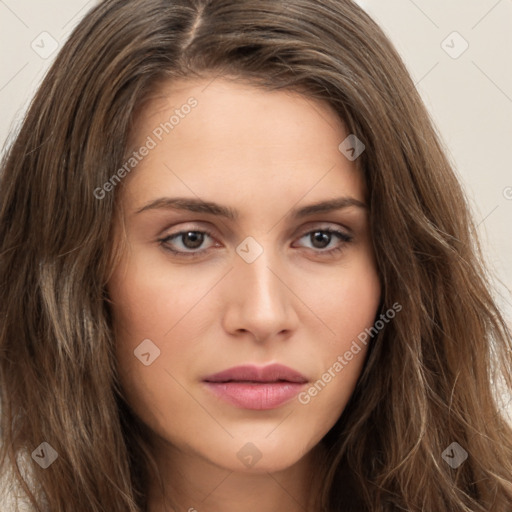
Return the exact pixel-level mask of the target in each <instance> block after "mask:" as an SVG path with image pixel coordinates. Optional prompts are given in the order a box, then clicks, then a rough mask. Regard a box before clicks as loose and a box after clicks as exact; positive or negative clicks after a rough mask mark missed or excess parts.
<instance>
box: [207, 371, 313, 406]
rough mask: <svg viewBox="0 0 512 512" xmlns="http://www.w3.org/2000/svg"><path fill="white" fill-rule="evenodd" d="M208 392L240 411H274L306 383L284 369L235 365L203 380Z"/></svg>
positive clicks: (296, 373) (304, 379) (296, 374)
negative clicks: (240, 409)
mask: <svg viewBox="0 0 512 512" xmlns="http://www.w3.org/2000/svg"><path fill="white" fill-rule="evenodd" d="M203 382H204V383H205V385H206V387H207V389H208V390H209V391H210V392H212V393H213V394H214V395H215V396H217V397H218V398H220V399H222V400H224V401H225V402H228V403H230V404H231V405H234V406H235V407H239V408H242V409H253V410H268V409H275V408H277V407H280V406H282V405H284V404H285V403H287V402H289V401H290V400H291V399H292V398H293V397H295V396H296V395H297V394H298V393H299V392H300V391H301V389H303V388H304V387H305V385H306V383H307V382H308V379H307V378H306V377H304V375H302V374H301V373H299V372H298V371H296V370H293V369H291V368H288V367H287V366H283V365H278V364H273V365H268V366H264V367H257V366H254V365H245V366H237V367H234V368H230V369H228V370H224V371H222V372H219V373H216V374H213V375H210V376H208V377H206V378H204V379H203Z"/></svg>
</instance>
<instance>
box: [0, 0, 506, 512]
mask: <svg viewBox="0 0 512 512" xmlns="http://www.w3.org/2000/svg"><path fill="white" fill-rule="evenodd" d="M216 76H232V77H235V78H237V79H240V80H246V81H248V82H249V83H251V84H253V85H255V86H257V87H262V88H265V89H267V90H273V89H290V90H295V91H299V92H301V93H303V94H305V95H306V96H309V97H312V98H316V99H320V100H324V101H326V102H327V103H328V104H329V105H330V106H331V107H332V108H333V109H334V110H335V111H336V112H337V113H338V114H339V116H340V118H341V119H342V120H343V122H344V123H345V125H346V127H347V129H348V130H349V132H350V133H354V134H357V137H358V138H359V139H360V140H362V141H363V143H364V145H365V151H364V152H363V154H362V155H361V156H360V158H359V159H358V160H357V164H358V165H359V167H360V170H361V172H362V173H363V175H364V178H365V180H366V184H367V189H368V195H369V207H370V222H371V232H372V238H373V243H374V249H375V253H376V257H377V264H378V271H379V275H380V278H381V281H382V287H383V288H382V289H383V296H382V308H383V309H382V310H383V311H385V310H387V309H389V308H390V307H391V305H392V304H395V303H398V304H400V305H401V306H402V311H401V312H400V314H399V315H396V317H395V318H394V319H393V321H391V322H389V323H387V324H386V325H385V327H384V328H383V329H382V330H380V331H379V333H378V334H377V335H376V336H374V337H373V339H372V341H371V346H370V350H369V354H368V358H367V360H366V363H365V367H364V369H363V373H362V375H361V377H360V379H359V381H358V385H357V387H356V389H355V392H354V394H353V396H352V397H351V399H350V401H349V403H348V405H347V407H346V409H345V411H344V412H343V414H342V416H341V417H340V419H339V421H338V422H337V424H336V425H335V426H334V427H333V428H332V429H331V431H329V433H328V434H327V435H326V436H325V438H324V439H323V441H322V442H323V443H324V445H325V447H326V448H327V453H328V457H327V459H326V460H325V462H324V463H323V464H322V465H321V467H319V468H318V470H319V471H322V472H324V475H325V479H324V487H323V492H322V505H323V507H324V510H326V511H329V512H334V511H342V510H343V511H346V510H352V509H353V510H357V511H359V512H361V511H372V512H377V511H382V512H384V511H392V510H410V511H420V510H421V511H446V510H450V511H452V512H455V511H466V512H469V511H472V512H477V511H478V512H490V511H492V512H507V511H508V512H510V510H512V483H511V481H512V430H511V427H510V425H509V424H508V423H507V421H506V420H505V418H504V414H503V411H502V410H501V409H500V403H499V401H498V399H497V395H496V391H495V389H494V387H495V383H496V382H498V380H499V379H500V378H501V379H502V381H503V386H504V389H508V390H512V357H511V353H512V339H511V333H510V331H509V330H507V326H506V324H505V322H504V320H503V318H502V316H501V314H500V311H499V310H498V308H497V306H496V305H495V302H494V300H493V297H492V292H491V290H492V289H491V286H490V284H489V283H490V280H489V278H488V277H487V273H486V270H485V267H484V266H483V263H482V254H481V250H480V247H479V245H478V239H477V234H476V230H475V227H474V224H473V221H472V219H471V216H470V213H469V208H468V205H467V203H466V200H465V197H464V195H463V192H462V190H461V186H460V185H459V183H458V181H457V179H456V177H455V174H454V171H453V169H452V166H451V164H450V162H449V161H448V159H447V157H446V156H445V154H444V150H443V147H442V144H441V142H440V138H439V136H438V135H437V134H436V130H435V128H434V127H433V125H432V122H431V120H430V118H429V116H428V114H427V112H426V109H425V107H424V105H423V104H422V101H421V99H420V97H419V95H418V93H417V91H416V89H415V87H414V84H413V82H412V80H411V78H410V76H409V75H408V72H407V70H406V67H405V66H404V64H403V62H402V61H401V59H400V57H399V56H398V54H397V52H396V51H395V49H394V48H393V46H392V45H391V43H390V41H389V40H388V39H387V38H386V36H385V35H384V34H383V32H382V31H381V29H380V28H379V27H378V26H377V25H376V23H375V22H374V21H373V20H372V19H371V18H370V17H369V16H368V15H367V14H366V13H365V12H364V11H363V10H362V9H360V8H359V7H358V6H357V5H356V4H355V3H353V2H352V1H350V0H320V1H314V0H106V1H104V2H102V3H101V4H100V5H98V6H97V7H95V8H94V9H92V10H91V11H90V12H89V13H88V14H87V15H86V16H85V18H84V19H83V20H82V21H81V23H80V24H79V25H78V26H77V28H76V29H75V30H74V32H73V34H72V35H71V37H70V39H69V40H68V41H67V42H66V44H65V45H64V46H63V48H62V50H61V52H60V53H59V55H58V57H57V58H56V60H55V62H54V64H53V65H52V67H51V69H50V71H49V72H48V74H47V76H46V77H45V79H44V81H43V83H42V85H41V87H40V89H39V91H38V92H37V94H36V96H35V98H34V100H33V102H32V104H31V106H30V108H29V111H28V113H27V115H26V118H25V120H24V123H23V125H22V127H21V130H20V132H19V134H18V135H17V137H16V139H15V140H14V142H13V144H12V145H11V147H10V148H9V150H8V152H7V153H6V155H5V157H4V159H3V162H2V167H1V173H2V174H1V177H0V179H1V181H0V193H1V204H0V256H1V259H0V386H1V391H0V393H1V402H0V403H1V429H2V430H1V440H2V451H1V458H0V464H1V466H0V467H1V468H2V471H1V472H2V473H3V474H4V475H9V476H11V477H12V482H13V483H14V482H16V483H19V485H20V486H21V487H22V489H23V490H24V492H26V493H27V496H28V497H29V499H30V503H31V505H32V509H33V510H37V511H41V510H50V511H52V512H61V511H65V510H66V511H67V510H70V508H72V509H73V510H74V511H76V512H79V511H87V512H100V511H105V510H108V511H109V512H116V511H119V512H141V511H144V510H146V509H147V500H146V491H147V487H148V482H149V481H150V478H153V477H154V475H155V474H156V473H155V468H154V463H153V461H152V457H151V453H150V449H149V447H148V445H147V443H146V438H147V436H146V434H147V432H146V431H145V428H144V426H143V425H142V424H141V422H139V421H138V419H137V418H136V417H135V416H134V415H133V414H132V412H131V410H130V408H129V407H128V406H127V404H126V402H125V401H124V399H123V392H122V389H120V386H119V384H118V381H117V373H116V372H117V370H116V362H115V357H114V348H113V347H114V339H113V335H112V329H111V316H110V310H109V303H108V296H107V293H106V283H107V281H108V279H109V273H110V271H111V270H112V265H113V261H114V259H115V257H114V256H115V251H114V250H113V247H112V238H113V237H112V232H113V231H112V227H113V223H114V220H115V218H116V212H117V211H118V208H117V206H118V204H117V203H118V201H116V198H117V197H118V188H119V187H116V189H115V190H113V191H111V192H110V193H106V194H102V196H103V197H101V198H98V197H97V196H98V194H95V193H94V191H95V190H97V189H98V187H101V186H102V184H104V183H106V182H108V181H109V179H111V177H112V175H113V174H114V173H115V171H116V170H117V169H119V168H120V167H121V166H122V165H123V163H124V162H125V161H126V152H127V151H128V148H129V137H130V132H131V129H132V126H133V123H134V119H135V114H136V112H137V110H138V109H139V108H141V106H142V105H143V104H144V101H145V99H147V98H148V97H149V96H150V95H151V94H153V92H155V91H157V90H158V85H159V84H160V83H161V81H162V80H172V79H173V78H178V77H184V78H189V77H190V78H194V77H198V78H204V77H211V78H212V79H214V78H215V77H216ZM340 142H341V141H340ZM133 172H136V169H134V170H133ZM43 442H45V443H48V445H50V447H51V448H52V449H53V450H55V453H56V454H58V458H57V459H56V460H55V461H54V462H53V463H52V464H51V465H50V466H49V467H47V468H46V469H44V468H42V467H40V465H39V464H36V462H35V461H36V458H35V457H34V456H33V457H31V456H30V455H31V454H33V453H34V450H36V449H39V450H43V452H44V449H45V448H46V450H47V451H48V448H47V445H42V446H41V443H43ZM453 443H457V445H454V444H453ZM450 447H451V448H450ZM447 449H448V450H450V449H451V450H452V451H451V452H448V453H450V456H452V455H453V453H454V452H453V450H454V449H455V450H456V451H457V450H458V451H457V453H459V454H460V453H466V454H467V459H466V460H465V461H464V462H463V463H462V464H460V465H459V466H458V467H457V468H455V467H452V466H451V465H450V464H448V463H447V461H446V457H443V454H444V453H445V452H446V450H447ZM460 450H464V452H461V451H460ZM43 452H41V453H43ZM52 453H53V452H52ZM36 454H37V452H36ZM22 461H23V464H22V463H21V462H22ZM349 506H350V507H352V508H349Z"/></svg>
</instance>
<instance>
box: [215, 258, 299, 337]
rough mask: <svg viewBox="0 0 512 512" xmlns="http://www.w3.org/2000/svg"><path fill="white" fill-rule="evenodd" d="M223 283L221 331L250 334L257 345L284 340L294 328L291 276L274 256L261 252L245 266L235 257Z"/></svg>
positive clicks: (294, 299)
mask: <svg viewBox="0 0 512 512" xmlns="http://www.w3.org/2000/svg"><path fill="white" fill-rule="evenodd" d="M227 281H228V282H227V283H226V284H225V286H226V289H225V294H224V297H225V298H226V306H225V308H224V318H223V323H224V329H225V330H226V332H229V333H230V334H234V335H237V336H239V335H240V333H250V334H252V336H253V337H254V339H255V340H256V341H258V342H265V341H266V340H272V339H275V338H276V337H277V336H278V335H279V336H283V337H287V336H289V335H290V334H291V333H292V332H293V331H294V330H295V329H296V327H297V323H298V316H297V312H296V309H295V304H296V302H297V298H296V297H295V295H294V293H293V291H292V286H293V285H292V284H291V283H290V281H291V277H290V273H289V272H287V271H286V269H285V267H284V265H283V263H282V262H280V261H279V257H278V256H276V255H275V253H273V252H271V251H270V250H267V249H266V248H265V249H264V250H263V252H262V254H260V255H259V256H258V257H257V258H256V260H254V261H252V262H251V263H248V262H247V261H245V260H244V259H243V258H242V257H239V256H238V255H236V259H235V264H234V268H233V270H232V271H231V272H230V276H229V279H228V280H227Z"/></svg>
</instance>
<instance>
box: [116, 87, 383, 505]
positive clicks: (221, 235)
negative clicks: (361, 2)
mask: <svg viewBox="0 0 512 512" xmlns="http://www.w3.org/2000/svg"><path fill="white" fill-rule="evenodd" d="M160 92H161V94H160V96H159V97H158V98H154V99H153V100H152V101H151V102H150V103H148V104H147V105H146V106H145V108H144V109H143V110H142V112H141V115H140V118H139V119H138V120H137V123H136V124H135V132H134V137H133V144H134V147H140V146H142V145H143V144H144V143H145V141H147V138H148V136H151V137H152V138H153V139H155V141H156V142H157V144H156V145H155V147H154V148H152V149H151V150H150V151H149V152H148V154H147V156H145V157H144V158H143V159H142V160H141V161H140V163H138V165H137V167H136V169H134V170H133V171H132V173H131V174H130V175H128V176H126V177H125V178H124V180H123V183H122V185H121V186H122V188H123V189H122V195H121V203H122V207H123V212H124V214H123V215H124V217H123V219H124V228H122V227H121V226H117V230H116V237H126V240H125V242H126V243H125V246H124V251H123V255H122V260H121V261H120V263H119V265H117V266H116V268H115V269H114V273H113V276H112V279H111V281H110V283H109V286H108V290H109V294H110V297H111V299H112V308H113V313H114V323H115V329H116V336H117V337H116V340H117V357H118V365H119V372H120V378H121V383H122V387H123V389H124V392H125V396H126V399H127V401H128V403H129V404H130V405H131V407H132V408H133V410H134V411H135V413H136V414H137V415H138V416H139V417H140V418H141V419H142V421H143V422H144V423H145V424H146V425H147V426H148V427H149V428H150V429H151V432H152V433H153V437H152V439H151V441H152V443H153V446H154V455H155V458H156V460H157V463H158V465H159V468H160V473H161V476H162V481H163V485H164V492H163V493H162V491H161V490H160V489H159V486H158V485H157V482H156V481H155V482H154V483H153V484H152V487H151V489H150V490H149V491H148V492H149V503H150V506H149V510H150V512H164V511H170V510H176V511H178V510H179V511H190V512H193V511H194V510H197V512H217V511H219V512H220V511H222V512H234V511H239V510H244V512H260V511H262V510H265V511H274V510H275V511H277V510H286V511H288V512H303V511H304V510H308V511H311V510H315V509H316V504H314V503H313V499H314V497H315V494H316V489H317V487H316V484H317V483H318V482H319V481H320V480H321V471H319V468H320V467H321V464H320V463H319V462H318V461H319V460H321V459H322V455H323V453H322V451H321V448H320V446H321V445H320V444H319V442H320V441H321V439H322V438H323V437H324V436H325V434H326V433H327V432H328V430H329V429H330V428H331V427H332V426H333V425H334V424H335V422H336V421H337V420H338V418H339V417H340V415H341V414H342V412H343V410H344V408H345V405H346V403H347V401H348V400H349V398H350V396H351V394H352V392H353V390H354V387H355V385H356V383H357V379H358V377H359V375H360V373H361V369H362V367H363V364H364V358H365V355H366V352H367V348H368V347H367V346H362V347H361V349H360V350H359V352H358V353H357V354H353V357H351V358H350V360H349V361H347V364H346V365H344V367H343V369H342V371H335V370H333V365H334V363H335V362H336V361H337V360H338V359H337V358H338V356H340V355H343V354H345V353H346V352H347V351H348V350H349V349H350V347H351V346H352V343H353V340H355V339H356V337H357V336H358V334H360V333H361V332H362V331H364V329H365V328H369V327H371V326H372V325H373V322H374V319H375V316H376V314H377V308H378V304H379V300H380V294H381V287H380V283H379V279H378V274H377V270H376V263H375V257H374V254H373V249H372V243H371V238H370V234H369V223H368V211H367V208H365V206H364V205H365V186H364V181H363V178H362V176H361V174H360V172H359V171H358V169H357V168H356V165H355V162H353V161H350V160H349V159H348V158H346V157H345V155H344V154H342V152H340V150H339V149H338V146H339V144H340V143H341V142H342V141H343V140H344V139H345V138H346V137H347V135H348V133H347V132H346V130H345V128H344V126H343V124H342V123H341V122H340V120H339V119H338V117H337V116H336V114H335V113H334V112H333V111H332V110H331V109H330V108H329V107H328V106H327V105H326V104H323V103H321V102H318V101H316V100H313V99H311V98H305V97H304V96H301V95H298V94H296V93H292V92H289V91H277V92H276V91H274V92H268V91H263V90H261V89H257V88H255V87H252V86H249V85H245V84H242V83H240V82H235V81H229V80H227V79H219V78H217V79H216V80H214V81H211V80H204V81H196V82H191V81H180V82H173V83H172V84H171V83H169V84H167V85H166V86H164V87H162V89H161V91H160ZM190 97H194V98H195V99H196V100H197V106H196V107H195V108H193V109H185V110H186V111H187V112H189V113H188V114H186V115H183V112H184V111H185V110H181V111H180V112H181V114H182V116H179V122H178V123H177V124H176V125H175V126H174V128H173V129H172V131H169V133H168V134H164V135H163V137H162V140H161V141H159V140H157V139H156V137H155V135H154V133H155V132H154V130H155V129H156V128H157V127H158V126H160V123H163V122H165V121H168V120H169V118H170V116H172V115H173V112H174V111H175V109H179V108H180V106H182V105H184V104H186V103H187V100H188V99H189V98H190ZM152 134H153V135H152ZM175 197H183V198H189V199H196V200H197V199H201V200H204V201H211V202H215V203H218V204H220V205H223V206H225V207H229V208H231V209H233V210H236V211H237V212H238V218H237V219H230V218H226V217H221V216H219V215H215V214H213V213H209V212H206V211H202V212H192V211H186V210H178V209H176V208H171V207H170V206H169V204H167V205H166V203H165V201H160V202H158V203H155V200H158V199H162V198H175ZM335 198H349V200H348V201H345V203H344V207H342V208H339V209H336V210H332V211H325V212H323V213H322V212H317V213H312V214H309V215H306V216H302V217H295V216H294V215H293V211H294V210H295V209H298V208H301V207H304V206H307V205H311V204H313V203H317V202H320V201H327V200H332V199H335ZM151 204H152V205H151ZM144 207H146V208H145V209H144ZM140 210H142V211H140ZM326 229H331V230H336V231H338V232H340V233H341V235H340V236H338V235H335V234H334V233H331V234H329V232H328V231H327V232H326V231H325V230H326ZM204 230H208V232H209V233H210V234H207V232H205V231H204ZM182 231H185V233H184V234H183V233H182V234H181V235H178V236H174V237H172V238H171V236H172V235H176V234H177V233H178V232H182ZM191 232H192V233H191ZM187 233H188V234H187ZM315 233H316V235H315ZM247 237H252V238H251V239H248V238H247ZM237 249H238V251H237ZM336 249H339V250H336ZM171 250H174V251H178V252H180V253H181V255H177V254H174V253H172V252H171ZM329 251H330V252H329ZM193 253H195V254H196V255H197V256H196V257H190V256H186V254H188V255H190V254H193ZM251 256H256V257H255V259H253V260H252V261H249V260H250V259H251V258H250V257H251ZM143 340H151V341H150V342H145V343H146V345H144V347H145V348H144V351H143V352H144V354H146V355H145V356H144V357H145V358H146V363H148V364H144V363H143V362H142V361H141V358H140V357H136V355H135V354H134V351H135V352H137V347H139V346H140V345H141V343H142V342H143ZM158 351H159V352H158ZM139 352H141V350H139ZM157 353H158V356H157V357H156V354H157ZM148 354H149V355H148ZM139 356H140V353H139ZM271 363H280V364H283V365H286V366H288V367H290V368H292V369H295V370H296V371H298V372H300V373H301V374H302V375H303V376H305V378H306V379H307V381H308V382H307V384H306V385H305V387H304V389H303V392H302V393H303V394H302V395H301V396H302V401H301V400H299V399H298V397H294V398H293V399H291V400H289V401H287V402H286V403H284V404H282V405H279V406H277V407H274V408H268V409H263V410H253V409H249V408H244V407H239V406H235V405H233V404H232V403H229V402H227V401H226V400H224V399H222V398H219V396H216V395H214V394H212V392H211V391H210V390H209V389H208V387H207V386H206V385H205V382H204V381H203V379H204V378H205V377H206V376H208V375H211V374H213V373H216V372H219V371H221V370H225V369H227V368H231V367H233V366H238V365H243V364H252V365H257V366H265V365H268V364H271ZM329 369H330V374H329V375H330V378H329V377H328V376H327V377H325V374H326V372H327V371H328V370H329ZM319 379H321V380H322V382H323V383H324V384H325V385H324V386H322V387H320V390H319V391H318V390H317V392H316V393H315V392H314V391H312V392H311V394H310V393H309V392H308V390H309V389H311V388H312V387H313V386H314V384H315V383H316V382H317V381H318V380H319ZM304 393H305V394H304ZM308 397H309V399H308V400H306V398H308ZM247 457H248V458H247ZM256 459H257V460H256Z"/></svg>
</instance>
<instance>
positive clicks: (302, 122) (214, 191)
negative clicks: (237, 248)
mask: <svg viewBox="0 0 512 512" xmlns="http://www.w3.org/2000/svg"><path fill="white" fill-rule="evenodd" d="M192 105H193V106H192ZM347 135H348V133H347V131H346V129H345V127H344V124H343V122H342V121H341V119H340V118H339V116H338V115H337V113H336V112H335V111H334V110H333V109H332V108H331V107H330V106H329V105H328V104H327V103H325V102H321V101H319V100H316V99H313V98H311V97H307V96H304V95H301V94H298V93H297V92H293V91H287V90H279V91H267V90H263V89H261V88H257V87H255V86H251V85H248V84H246V83H242V82H237V81H234V80H227V79H221V78H217V79H214V80H213V81H212V80H211V79H210V80H206V79H205V80H195V81H187V80H180V81H174V82H166V83H163V84H162V85H161V86H160V88H159V90H158V91H157V93H156V94H155V95H153V97H152V99H151V100H150V101H148V102H146V103H145V105H144V108H142V109H141V110H140V111H139V113H138V116H137V119H136V123H135V130H134V132H133V137H132V148H133V149H134V150H137V149H138V148H141V147H143V146H144V145H145V144H146V143H148V141H149V139H151V140H152V141H153V143H151V144H150V145H151V146H152V148H151V150H150V151H147V152H146V153H147V156H145V157H144V158H143V159H142V160H141V161H140V162H138V163H137V166H136V169H135V172H133V173H131V174H130V176H129V179H128V180H126V181H127V183H126V185H127V187H128V188H129V189H130V191H131V192H132V193H134V194H135V195H136V196H138V197H139V198H140V199H141V200H142V199H149V198H150V196H156V195H162V194H163V193H164V192H165V193H167V194H170V195H174V196H176V195H184V194H185V195H188V196H191V195H196V196H197V197H202V198H203V197H207V198H209V199H211V198H215V200H216V201H217V202H222V201H221V198H225V199H226V200H227V201H228V202H230V201H231V202H232V201H233V200H235V202H236V199H237V196H239V197H240V199H242V198H244V199H245V200H247V199H248V198H249V197H250V198H251V201H253V202H256V203H258V204H259V205H260V206H263V205H265V204H268V203H269V202H272V201H279V202H284V203H288V202H290V201H294V202H297V201H300V199H301V197H303V196H305V195H308V199H310V200H311V201H310V202H314V201H315V200H318V199H325V198H326V195H327V197H329V196H331V197H337V196H339V195H340V194H343V195H347V194H350V195H352V196H355V197H356V198H358V199H361V200H362V199H363V197H364V183H363V180H362V176H361V174H360V172H359V171H358V169H357V168H356V165H355V163H354V162H352V161H349V160H348V159H347V158H346V157H345V156H344V154H342V152H341V151H340V149H339V145H340V143H341V142H342V141H343V140H344V139H345V138H346V137H347ZM128 182H129V183H128ZM242 202H243V201H242ZM242 206H243V205H241V206H240V208H242ZM233 207H234V205H233Z"/></svg>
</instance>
